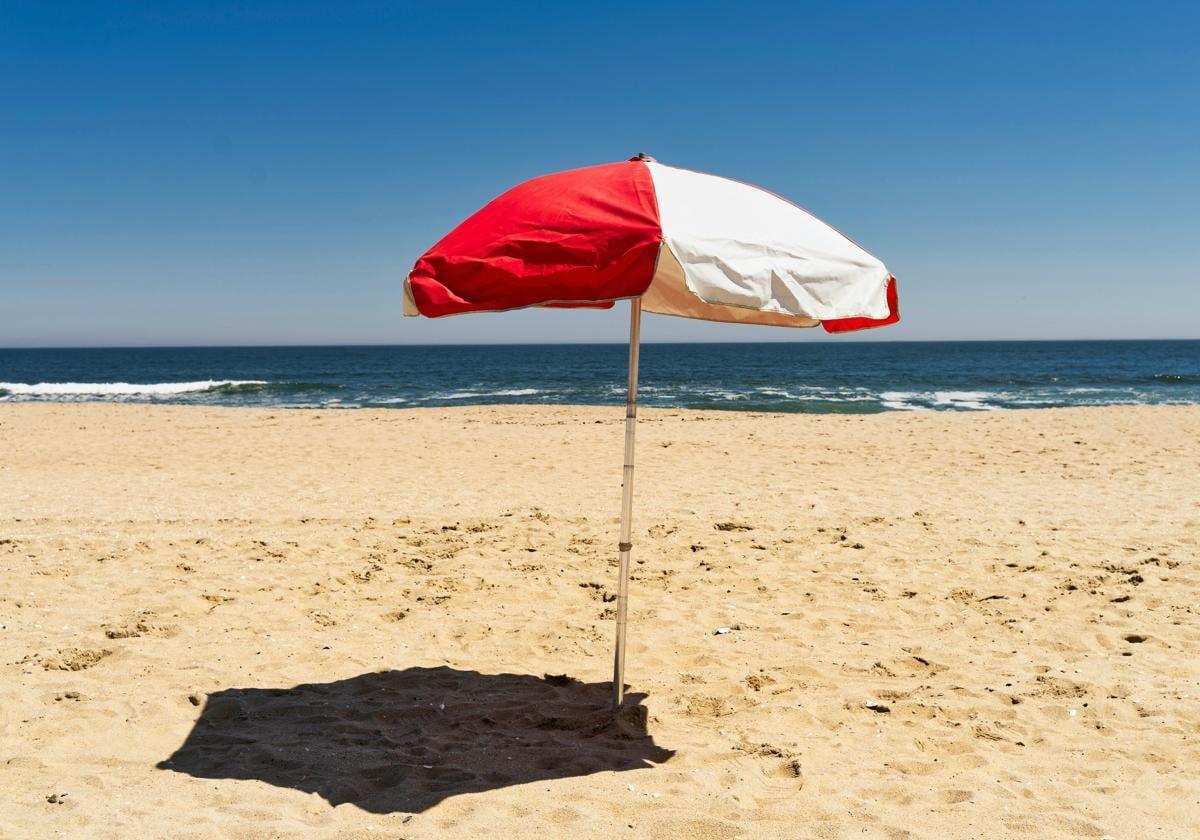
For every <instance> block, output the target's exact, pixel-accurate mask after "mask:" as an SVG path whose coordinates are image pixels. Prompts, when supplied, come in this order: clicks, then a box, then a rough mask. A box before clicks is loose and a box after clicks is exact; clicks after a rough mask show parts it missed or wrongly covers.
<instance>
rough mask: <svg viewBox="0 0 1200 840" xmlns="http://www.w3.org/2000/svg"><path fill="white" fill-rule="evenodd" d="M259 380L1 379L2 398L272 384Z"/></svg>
mask: <svg viewBox="0 0 1200 840" xmlns="http://www.w3.org/2000/svg"><path fill="white" fill-rule="evenodd" d="M269 384H270V383H269V382H266V381H263V380H258V379H205V380H201V381H197V382H151V383H145V384H142V383H135V382H38V383H36V384H33V385H28V384H25V383H23V382H0V397H2V396H16V397H46V398H54V397H138V396H143V397H156V396H157V397H171V396H177V395H179V394H196V393H205V392H216V393H224V394H236V393H246V392H250V391H257V390H260V389H262V388H263V387H265V386H267V385H269Z"/></svg>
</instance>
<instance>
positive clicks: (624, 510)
mask: <svg viewBox="0 0 1200 840" xmlns="http://www.w3.org/2000/svg"><path fill="white" fill-rule="evenodd" d="M641 332H642V299H641V298H633V299H632V300H631V301H630V302H629V388H628V390H627V396H626V401H625V468H624V471H623V474H622V481H621V541H620V542H619V543H618V544H617V551H618V552H619V562H618V569H617V644H616V651H615V654H614V657H613V711H614V713H615V712H616V711H617V710H618V709H619V708H620V707H621V701H622V700H624V699H625V621H626V616H627V615H628V602H629V552H630V551H632V550H633V445H634V432H635V431H636V429H637V380H638V355H639V350H640V348H641Z"/></svg>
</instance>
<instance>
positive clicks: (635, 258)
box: [405, 155, 899, 332]
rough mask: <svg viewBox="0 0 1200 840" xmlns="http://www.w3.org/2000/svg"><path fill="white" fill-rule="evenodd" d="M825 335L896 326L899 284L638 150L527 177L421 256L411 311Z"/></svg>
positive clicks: (823, 233) (805, 221)
mask: <svg viewBox="0 0 1200 840" xmlns="http://www.w3.org/2000/svg"><path fill="white" fill-rule="evenodd" d="M635 297H640V298H641V299H642V308H643V309H645V310H646V311H647V312H657V313H660V314H663V315H680V316H683V317H686V318H700V319H703V320H708V321H732V322H737V323H750V324H770V325H775V326H792V327H813V326H816V325H817V324H818V323H820V324H821V325H822V326H823V327H824V328H825V329H826V330H828V331H830V332H841V331H845V330H851V329H863V328H865V327H876V326H883V325H885V324H890V323H894V322H895V321H897V320H898V319H899V314H898V311H897V305H896V293H895V279H894V278H892V276H891V274H889V272H888V270H887V268H885V267H884V265H883V263H882V262H880V261H879V260H878V259H876V258H875V257H873V256H872V255H871V254H869V253H867V252H866V251H865V250H863V249H862V248H861V247H860V246H859V245H857V244H856V243H855V242H853V241H852V240H851V239H850V238H849V237H847V236H846V235H845V234H843V233H841V232H839V231H837V230H835V229H834V228H833V227H831V226H829V225H828V224H826V223H825V222H822V221H821V220H820V219H818V218H817V217H816V216H813V215H812V214H810V213H808V212H807V211H805V210H802V209H801V208H799V207H797V206H796V205H794V204H792V203H790V202H788V201H786V200H785V199H782V198H780V197H779V196H777V195H774V194H772V193H769V192H767V191H765V190H761V189H759V188H758V187H752V186H749V185H748V184H743V183H740V182H738V181H731V180H729V179H727V178H718V177H716V176H713V175H705V174H702V173H699V172H692V171H690V170H687V169H676V168H675V167H671V166H664V165H663V164H661V163H657V162H656V161H654V160H653V159H652V158H649V157H647V156H645V155H638V156H637V157H635V158H631V159H630V160H628V161H623V162H621V163H608V164H602V165H600V166H590V167H586V168H583V169H572V170H570V171H567V172H559V173H556V174H554V175H546V176H543V177H541V178H534V179H533V180H531V181H526V182H525V183H523V184H520V185H519V186H517V187H514V188H513V189H511V190H509V191H508V192H506V193H504V194H503V195H501V196H500V197H498V198H496V199H495V200H494V201H492V202H491V203H489V204H488V205H487V206H485V207H484V208H483V209H481V210H480V211H479V212H477V213H476V214H475V215H473V216H471V217H470V218H469V219H467V220H466V221H465V222H463V223H462V224H460V225H459V226H458V227H456V228H455V229H454V230H452V231H451V232H450V233H449V234H448V235H447V236H446V237H445V238H443V239H442V240H441V241H440V242H438V243H437V244H436V245H434V246H433V247H432V248H430V249H429V251H427V252H426V253H425V255H424V256H422V257H421V259H419V260H418V261H417V264H416V265H415V266H414V267H413V270H412V271H411V272H410V273H409V276H408V280H407V282H406V283H405V303H406V307H405V313H406V314H409V315H418V314H420V315H427V316H430V317H434V318H436V317H440V316H443V315H456V314H459V313H463V312H488V311H493V312H494V311H502V310H507V309H521V308H524V307H529V306H566V307H571V306H603V307H607V306H611V305H612V303H613V301H616V300H621V299H623V298H635Z"/></svg>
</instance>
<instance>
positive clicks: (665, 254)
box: [404, 155, 900, 706]
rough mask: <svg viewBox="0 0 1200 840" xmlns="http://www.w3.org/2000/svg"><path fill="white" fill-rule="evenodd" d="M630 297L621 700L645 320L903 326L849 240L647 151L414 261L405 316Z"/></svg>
mask: <svg viewBox="0 0 1200 840" xmlns="http://www.w3.org/2000/svg"><path fill="white" fill-rule="evenodd" d="M624 299H628V300H629V301H630V327H629V391H628V398H627V401H626V406H627V407H626V411H625V472H624V481H623V484H622V498H621V535H620V542H619V544H618V551H619V557H620V570H619V584H618V590H617V644H616V655H615V657H614V665H613V701H614V704H615V705H616V706H619V705H620V703H621V699H622V697H623V694H624V672H625V621H626V604H627V594H628V588H629V552H630V551H631V550H632V548H633V537H632V529H633V516H632V514H633V447H634V429H635V423H636V419H637V374H638V349H639V341H640V333H641V313H642V310H643V309H644V310H645V311H647V312H655V313H658V314H662V315H678V316H681V317H684V318H699V319H702V320H706V321H728V322H734V323H741V324H766V325H771V326H784V327H815V326H817V325H818V324H820V325H821V326H822V327H824V328H825V329H826V330H827V331H828V332H831V333H837V332H846V331H849V330H860V329H867V328H870V327H881V326H885V325H887V324H893V323H895V322H896V321H898V320H900V314H899V310H898V306H897V299H896V279H895V278H894V277H893V276H892V275H891V273H890V272H889V271H888V270H887V268H886V267H884V264H883V263H882V262H880V261H879V260H878V259H876V258H875V257H874V256H872V255H871V254H869V253H867V252H866V251H865V250H863V249H862V248H861V247H860V246H859V245H858V244H857V243H855V242H854V241H852V240H851V239H850V238H849V237H847V236H846V235H845V234H843V233H841V232H840V231H838V230H835V229H834V228H833V227H831V226H829V225H828V224H826V223H825V222H823V221H821V220H820V219H818V218H817V217H816V216H813V215H812V214H811V213H809V212H807V211H805V210H803V209H801V208H800V207H797V206H796V205H795V204H792V203H791V202H789V201H787V200H785V199H783V198H780V197H779V196H777V195H775V194H773V193H770V192H767V191H766V190H763V189H760V188H758V187H754V186H750V185H749V184H743V183H741V182H739V181H732V180H729V179H727V178H719V177H717V176H715V175H705V174H703V173H700V172H693V171H691V170H687V169H677V168H675V167H672V166H664V165H663V164H661V163H658V162H657V161H655V160H654V159H653V158H651V157H648V156H646V155H638V156H637V157H634V158H630V159H629V160H628V161H623V162H621V163H608V164H602V165H600V166H590V167H586V168H583V169H572V170H569V171H567V172H559V173H557V174H554V175H545V176H543V177H541V178H534V179H533V180H530V181H526V182H525V183H523V184H520V185H518V186H516V187H513V188H512V189H511V190H509V191H508V192H506V193H504V194H503V195H501V196H499V197H498V198H496V199H494V200H493V201H492V202H491V203H489V204H487V205H486V206H485V207H483V208H482V209H481V210H479V211H478V212H477V213H475V215H473V216H471V217H470V218H469V219H467V220H466V221H464V222H463V223H462V224H460V225H459V226H458V227H456V228H455V229H454V230H452V231H450V233H448V234H447V235H446V236H445V237H444V238H443V239H442V240H441V241H440V242H438V243H437V244H436V245H434V246H433V247H432V248H430V249H429V250H428V251H427V252H425V254H424V255H423V256H422V257H421V258H420V259H419V260H417V263H416V265H415V266H413V269H412V271H410V272H409V274H408V279H407V280H406V281H405V283H404V314H405V315H425V316H428V317H430V318H440V317H443V316H446V315H457V314H460V313H464V312H502V311H505V310H509V309H523V308H526V307H530V306H546V307H566V308H573V307H597V308H609V307H611V306H612V305H613V303H614V302H615V301H618V300H624Z"/></svg>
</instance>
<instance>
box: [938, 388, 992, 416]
mask: <svg viewBox="0 0 1200 840" xmlns="http://www.w3.org/2000/svg"><path fill="white" fill-rule="evenodd" d="M994 396H996V395H995V394H993V393H991V392H989V391H935V392H934V394H933V401H934V403H936V404H937V405H949V406H953V407H954V408H969V409H973V410H975V411H995V410H996V406H994V405H988V404H987V403H986V402H984V400H987V399H989V398H991V397H994Z"/></svg>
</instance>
